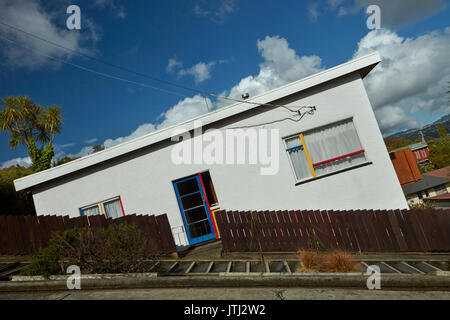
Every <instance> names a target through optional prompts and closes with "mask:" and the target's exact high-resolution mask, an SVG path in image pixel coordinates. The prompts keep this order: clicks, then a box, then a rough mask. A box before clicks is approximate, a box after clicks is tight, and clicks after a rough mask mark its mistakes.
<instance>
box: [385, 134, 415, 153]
mask: <svg viewBox="0 0 450 320" xmlns="http://www.w3.org/2000/svg"><path fill="white" fill-rule="evenodd" d="M384 143H385V144H386V147H387V149H388V151H392V150H394V149H397V148H401V147H406V146H408V145H410V144H413V143H414V142H413V141H411V140H409V139H405V138H399V137H389V138H385V139H384Z"/></svg>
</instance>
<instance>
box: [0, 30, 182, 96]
mask: <svg viewBox="0 0 450 320" xmlns="http://www.w3.org/2000/svg"><path fill="white" fill-rule="evenodd" d="M0 39H3V40H6V41H8V42H11V43H14V44H16V45H18V46H20V47H22V48H24V49H27V50H32V51H34V52H36V53H37V54H40V55H42V56H44V57H46V58H48V59H51V60H54V61H57V62H61V63H64V64H67V65H70V66H72V67H75V68H78V69H81V70H84V71H88V72H92V73H95V74H97V75H101V76H103V77H106V78H110V79H114V80H119V81H123V82H127V83H131V84H135V85H138V86H141V87H146V88H149V89H154V90H159V91H162V92H166V93H169V94H174V95H178V96H182V97H187V95H185V94H182V93H178V92H174V91H170V90H166V89H162V88H158V87H154V86H151V85H147V84H145V83H141V82H137V81H133V80H128V79H124V78H121V77H117V76H113V75H110V74H108V73H104V72H100V71H96V70H93V69H90V68H86V67H83V66H80V65H78V64H76V63H73V62H69V61H66V60H63V59H59V58H55V57H53V56H50V55H48V54H46V53H43V52H41V51H40V50H37V49H31V48H29V47H27V46H24V45H22V44H20V43H19V42H17V41H15V40H11V39H9V38H6V37H3V36H1V35H0Z"/></svg>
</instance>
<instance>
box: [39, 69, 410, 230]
mask: <svg viewBox="0 0 450 320" xmlns="http://www.w3.org/2000/svg"><path fill="white" fill-rule="evenodd" d="M277 103H284V104H287V105H288V106H293V107H295V106H299V105H315V106H316V107H317V111H316V113H315V114H314V115H312V116H309V115H307V116H305V117H304V118H303V120H302V121H300V122H294V121H282V122H278V123H273V124H269V125H266V126H265V128H279V130H280V141H279V145H280V148H279V163H280V169H279V172H278V174H276V175H272V176H263V175H260V166H259V165H190V166H188V165H174V164H173V163H172V162H171V157H170V156H171V150H172V147H173V145H174V143H172V142H170V141H166V142H161V143H159V144H157V145H154V146H151V147H148V148H146V149H143V150H140V151H136V152H134V153H132V154H128V155H126V156H123V157H120V158H117V159H113V160H111V161H110V162H107V163H103V164H100V165H96V166H93V167H90V168H87V169H84V170H82V171H81V172H78V173H75V174H71V175H69V176H65V177H62V178H59V179H57V180H54V181H50V182H47V183H45V184H43V185H40V186H37V187H35V188H33V190H32V191H33V199H34V202H35V206H36V211H37V213H38V215H52V214H55V215H70V216H79V208H80V207H83V206H86V205H89V204H93V203H96V202H99V201H102V200H106V199H109V198H112V197H115V196H119V195H120V196H121V198H122V203H123V207H124V210H125V213H126V214H133V213H136V214H162V213H167V215H168V218H169V222H170V224H171V226H172V227H173V228H174V227H178V226H181V225H183V222H182V218H181V214H180V210H179V208H178V203H177V199H176V196H175V192H174V188H173V185H172V181H173V180H176V179H179V178H182V177H185V176H189V175H191V174H195V173H198V172H201V171H205V170H209V171H210V174H211V177H212V180H213V183H214V186H215V189H216V193H217V196H218V200H219V204H220V207H221V208H222V209H227V210H261V209H265V210H284V209H372V208H373V209H393V208H402V209H403V208H407V203H406V199H405V197H404V196H403V192H402V189H401V187H400V184H399V182H398V178H397V175H396V173H395V171H394V168H393V166H392V163H391V160H390V158H389V155H388V153H387V150H386V147H385V144H384V142H383V138H382V135H381V132H380V130H379V127H378V124H377V122H376V119H375V116H374V113H373V110H372V107H371V105H370V102H369V99H368V97H367V95H366V92H365V89H364V86H363V82H362V80H361V78H360V75H359V74H358V73H353V74H351V75H348V76H346V77H344V78H340V79H336V80H334V81H332V82H329V83H327V84H323V85H321V86H319V87H316V88H312V89H309V90H306V91H304V92H301V93H299V94H297V95H295V96H294V97H293V96H291V97H287V98H285V99H282V100H280V101H277ZM266 109H267V111H264V112H261V113H257V112H255V111H249V113H252V114H255V115H253V116H251V117H249V115H248V114H245V113H244V114H240V115H238V116H234V118H233V121H232V122H231V121H230V119H225V120H222V121H220V122H217V123H214V124H213V127H214V128H221V129H225V128H230V127H239V126H248V125H254V124H261V123H266V122H270V121H274V120H278V119H283V118H285V117H287V116H290V114H289V112H288V111H286V110H285V109H279V108H277V109H271V108H266ZM266 109H264V110H266ZM351 117H353V121H354V124H355V126H356V129H357V131H358V135H359V138H360V141H361V144H362V147H363V148H364V149H365V152H366V157H367V159H368V161H370V162H372V163H371V164H370V165H366V166H363V167H360V168H356V169H352V170H348V171H346V172H342V173H339V174H335V175H331V176H329V177H325V178H321V179H317V180H315V181H310V182H307V183H304V184H300V185H296V184H295V179H294V174H293V172H292V169H291V166H290V164H289V162H288V161H289V160H288V155H287V153H286V152H285V149H284V144H283V142H282V141H281V138H282V137H285V136H288V135H291V134H295V133H299V132H302V131H305V130H309V129H313V128H316V127H318V126H322V125H326V124H329V123H332V122H335V121H338V120H342V119H346V118H351Z"/></svg>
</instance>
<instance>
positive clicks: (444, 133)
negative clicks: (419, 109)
mask: <svg viewBox="0 0 450 320" xmlns="http://www.w3.org/2000/svg"><path fill="white" fill-rule="evenodd" d="M437 131H438V133H439V137H441V138H444V137H446V136H447V130H445V127H444V126H443V125H442V123H440V122H439V123H438V126H437Z"/></svg>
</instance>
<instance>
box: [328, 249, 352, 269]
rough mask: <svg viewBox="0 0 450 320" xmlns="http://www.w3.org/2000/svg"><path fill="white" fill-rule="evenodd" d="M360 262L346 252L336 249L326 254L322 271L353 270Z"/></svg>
mask: <svg viewBox="0 0 450 320" xmlns="http://www.w3.org/2000/svg"><path fill="white" fill-rule="evenodd" d="M358 266H359V264H358V263H357V262H356V261H355V260H353V258H352V256H351V255H350V254H348V253H346V252H343V251H340V250H335V251H333V252H330V253H327V254H324V256H323V260H322V266H321V267H322V268H321V271H322V272H352V271H356V270H357V269H358Z"/></svg>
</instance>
